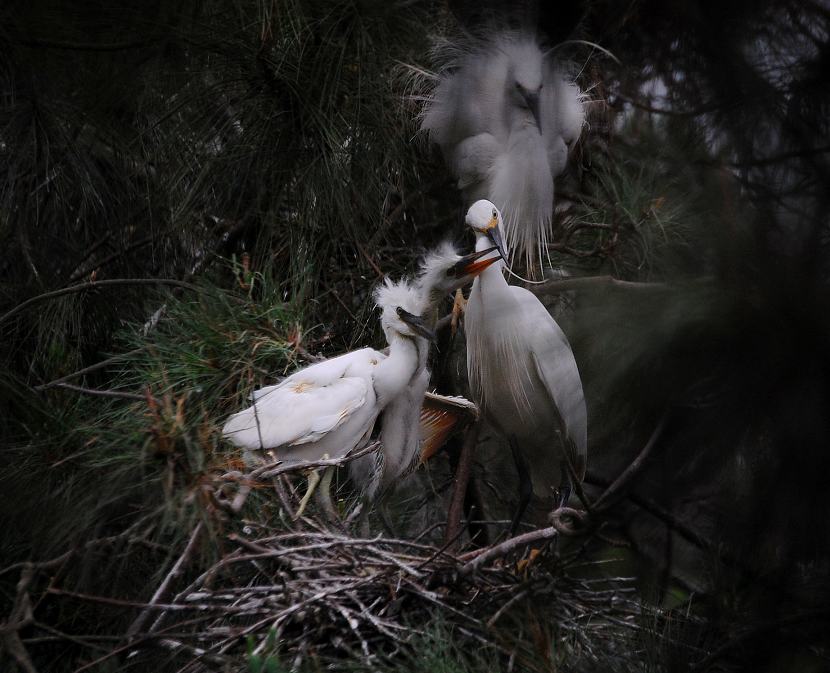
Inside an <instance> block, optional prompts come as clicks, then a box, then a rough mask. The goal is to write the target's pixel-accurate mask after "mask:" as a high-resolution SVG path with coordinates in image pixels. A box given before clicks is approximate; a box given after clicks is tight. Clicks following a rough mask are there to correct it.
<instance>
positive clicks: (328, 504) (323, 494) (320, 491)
mask: <svg viewBox="0 0 830 673" xmlns="http://www.w3.org/2000/svg"><path fill="white" fill-rule="evenodd" d="M332 477H334V468H333V467H327V468H326V469H325V470H324V471H323V477H322V479H320V485H319V486H318V488H317V498H316V500H317V506H318V507H319V508H320V509H321V510H322V512H323V513H324V514H325V515H326V517H327V518H328V519H329V520H330V521H333V522H339V521H340V516H339V515H338V513H337V507H336V506H335V504H334V501H333V500H332V499H331V480H332Z"/></svg>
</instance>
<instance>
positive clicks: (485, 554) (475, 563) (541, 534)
mask: <svg viewBox="0 0 830 673" xmlns="http://www.w3.org/2000/svg"><path fill="white" fill-rule="evenodd" d="M558 535H559V531H557V530H556V528H555V527H554V526H549V527H548V528H540V529H538V530H534V531H531V532H529V533H522V534H521V535H517V536H516V537H511V538H509V539H507V540H505V541H504V542H502V543H500V544H497V545H494V546H492V547H487V548H486V549H483V550H477V551H475V552H472V554H475V556H474V557H473V558H472V560H471V561H468V562H467V563H465V564H464V565H463V566H461V568H460V569H459V573H460V574H461V575H469V574H470V573H472V572H474V571H476V570H478V569H479V568H481V566H483V565H484V564H485V563H487V562H488V561H491V560H493V559H495V558H499V557H501V556H505V555H507V554H509V553H510V552H511V551H513V550H514V549H517V548H519V547H524V546H526V545H529V544H531V543H533V542H538V541H539V540H552V539H553V538H555V537H557V536H558ZM467 557H468V558H469V555H467ZM462 558H464V557H462Z"/></svg>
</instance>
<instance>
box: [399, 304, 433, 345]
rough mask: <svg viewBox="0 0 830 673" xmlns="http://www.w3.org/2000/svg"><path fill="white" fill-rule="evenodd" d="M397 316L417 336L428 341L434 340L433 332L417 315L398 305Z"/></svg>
mask: <svg viewBox="0 0 830 673" xmlns="http://www.w3.org/2000/svg"><path fill="white" fill-rule="evenodd" d="M398 317H399V318H400V319H401V320H403V321H404V322H405V323H406V324H407V325H409V326H410V327H411V328H412V331H413V332H415V334H417V335H418V336H422V337H424V339H427V340H429V341H435V338H436V337H435V332H434V331H433V330H432V329H430V327H429V325H427V323H426V321H425V320H424V319H423V318H422V317H421V316H419V315H414V314H412V313H410V312H409V311H407V310H405V309H402V308H400V307H398Z"/></svg>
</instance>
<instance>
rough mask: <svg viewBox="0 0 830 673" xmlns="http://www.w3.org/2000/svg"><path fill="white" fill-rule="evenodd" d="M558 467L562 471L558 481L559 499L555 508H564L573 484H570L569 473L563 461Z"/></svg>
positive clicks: (569, 497)
mask: <svg viewBox="0 0 830 673" xmlns="http://www.w3.org/2000/svg"><path fill="white" fill-rule="evenodd" d="M559 465H560V467H561V469H562V477H561V478H560V480H559V498H558V501H557V503H556V506H557V507H564V506H565V505H567V504H568V500H570V499H571V492H572V491H573V484H572V483H571V473H570V471H569V470H568V464H567V463H566V462H565V461H564V460H563V461H562V462H561V463H560V464H559Z"/></svg>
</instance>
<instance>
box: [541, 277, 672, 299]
mask: <svg viewBox="0 0 830 673" xmlns="http://www.w3.org/2000/svg"><path fill="white" fill-rule="evenodd" d="M609 287H610V288H616V289H620V290H641V291H653V290H666V289H668V288H669V285H668V284H667V283H641V282H635V281H631V280H620V279H618V278H614V277H613V276H581V277H578V278H561V279H557V280H549V281H548V282H547V283H543V284H542V285H532V286H530V287H529V288H528V289H529V290H530V291H531V292H533V294H535V295H537V296H542V297H544V296H546V295H553V294H559V293H561V292H570V291H572V290H589V289H603V288H609Z"/></svg>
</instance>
